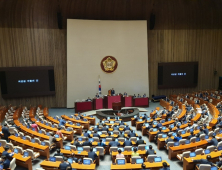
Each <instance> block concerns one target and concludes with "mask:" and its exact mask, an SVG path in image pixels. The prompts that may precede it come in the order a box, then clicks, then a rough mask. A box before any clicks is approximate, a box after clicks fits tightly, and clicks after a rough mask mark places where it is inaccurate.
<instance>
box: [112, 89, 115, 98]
mask: <svg viewBox="0 0 222 170" xmlns="http://www.w3.org/2000/svg"><path fill="white" fill-rule="evenodd" d="M111 95H112V96H114V95H115V90H114V89H113V88H112V89H111Z"/></svg>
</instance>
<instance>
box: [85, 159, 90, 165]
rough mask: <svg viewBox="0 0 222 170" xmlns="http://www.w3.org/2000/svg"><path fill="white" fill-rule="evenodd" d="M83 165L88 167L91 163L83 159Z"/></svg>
mask: <svg viewBox="0 0 222 170" xmlns="http://www.w3.org/2000/svg"><path fill="white" fill-rule="evenodd" d="M83 164H84V165H90V164H91V162H90V160H89V159H83Z"/></svg>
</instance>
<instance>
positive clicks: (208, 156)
mask: <svg viewBox="0 0 222 170" xmlns="http://www.w3.org/2000/svg"><path fill="white" fill-rule="evenodd" d="M191 160H192V161H193V162H194V163H198V164H197V166H198V167H199V166H200V164H207V165H211V166H213V165H214V164H213V163H212V162H211V156H210V155H207V159H197V160H193V159H191Z"/></svg>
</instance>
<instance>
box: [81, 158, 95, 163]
mask: <svg viewBox="0 0 222 170" xmlns="http://www.w3.org/2000/svg"><path fill="white" fill-rule="evenodd" d="M83 160H90V163H91V164H92V163H93V160H92V158H83Z"/></svg>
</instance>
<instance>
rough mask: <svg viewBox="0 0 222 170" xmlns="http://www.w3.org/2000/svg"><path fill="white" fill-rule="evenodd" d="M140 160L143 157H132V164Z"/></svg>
mask: <svg viewBox="0 0 222 170" xmlns="http://www.w3.org/2000/svg"><path fill="white" fill-rule="evenodd" d="M139 158H141V156H132V157H131V163H132V164H135V163H136V159H139Z"/></svg>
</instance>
